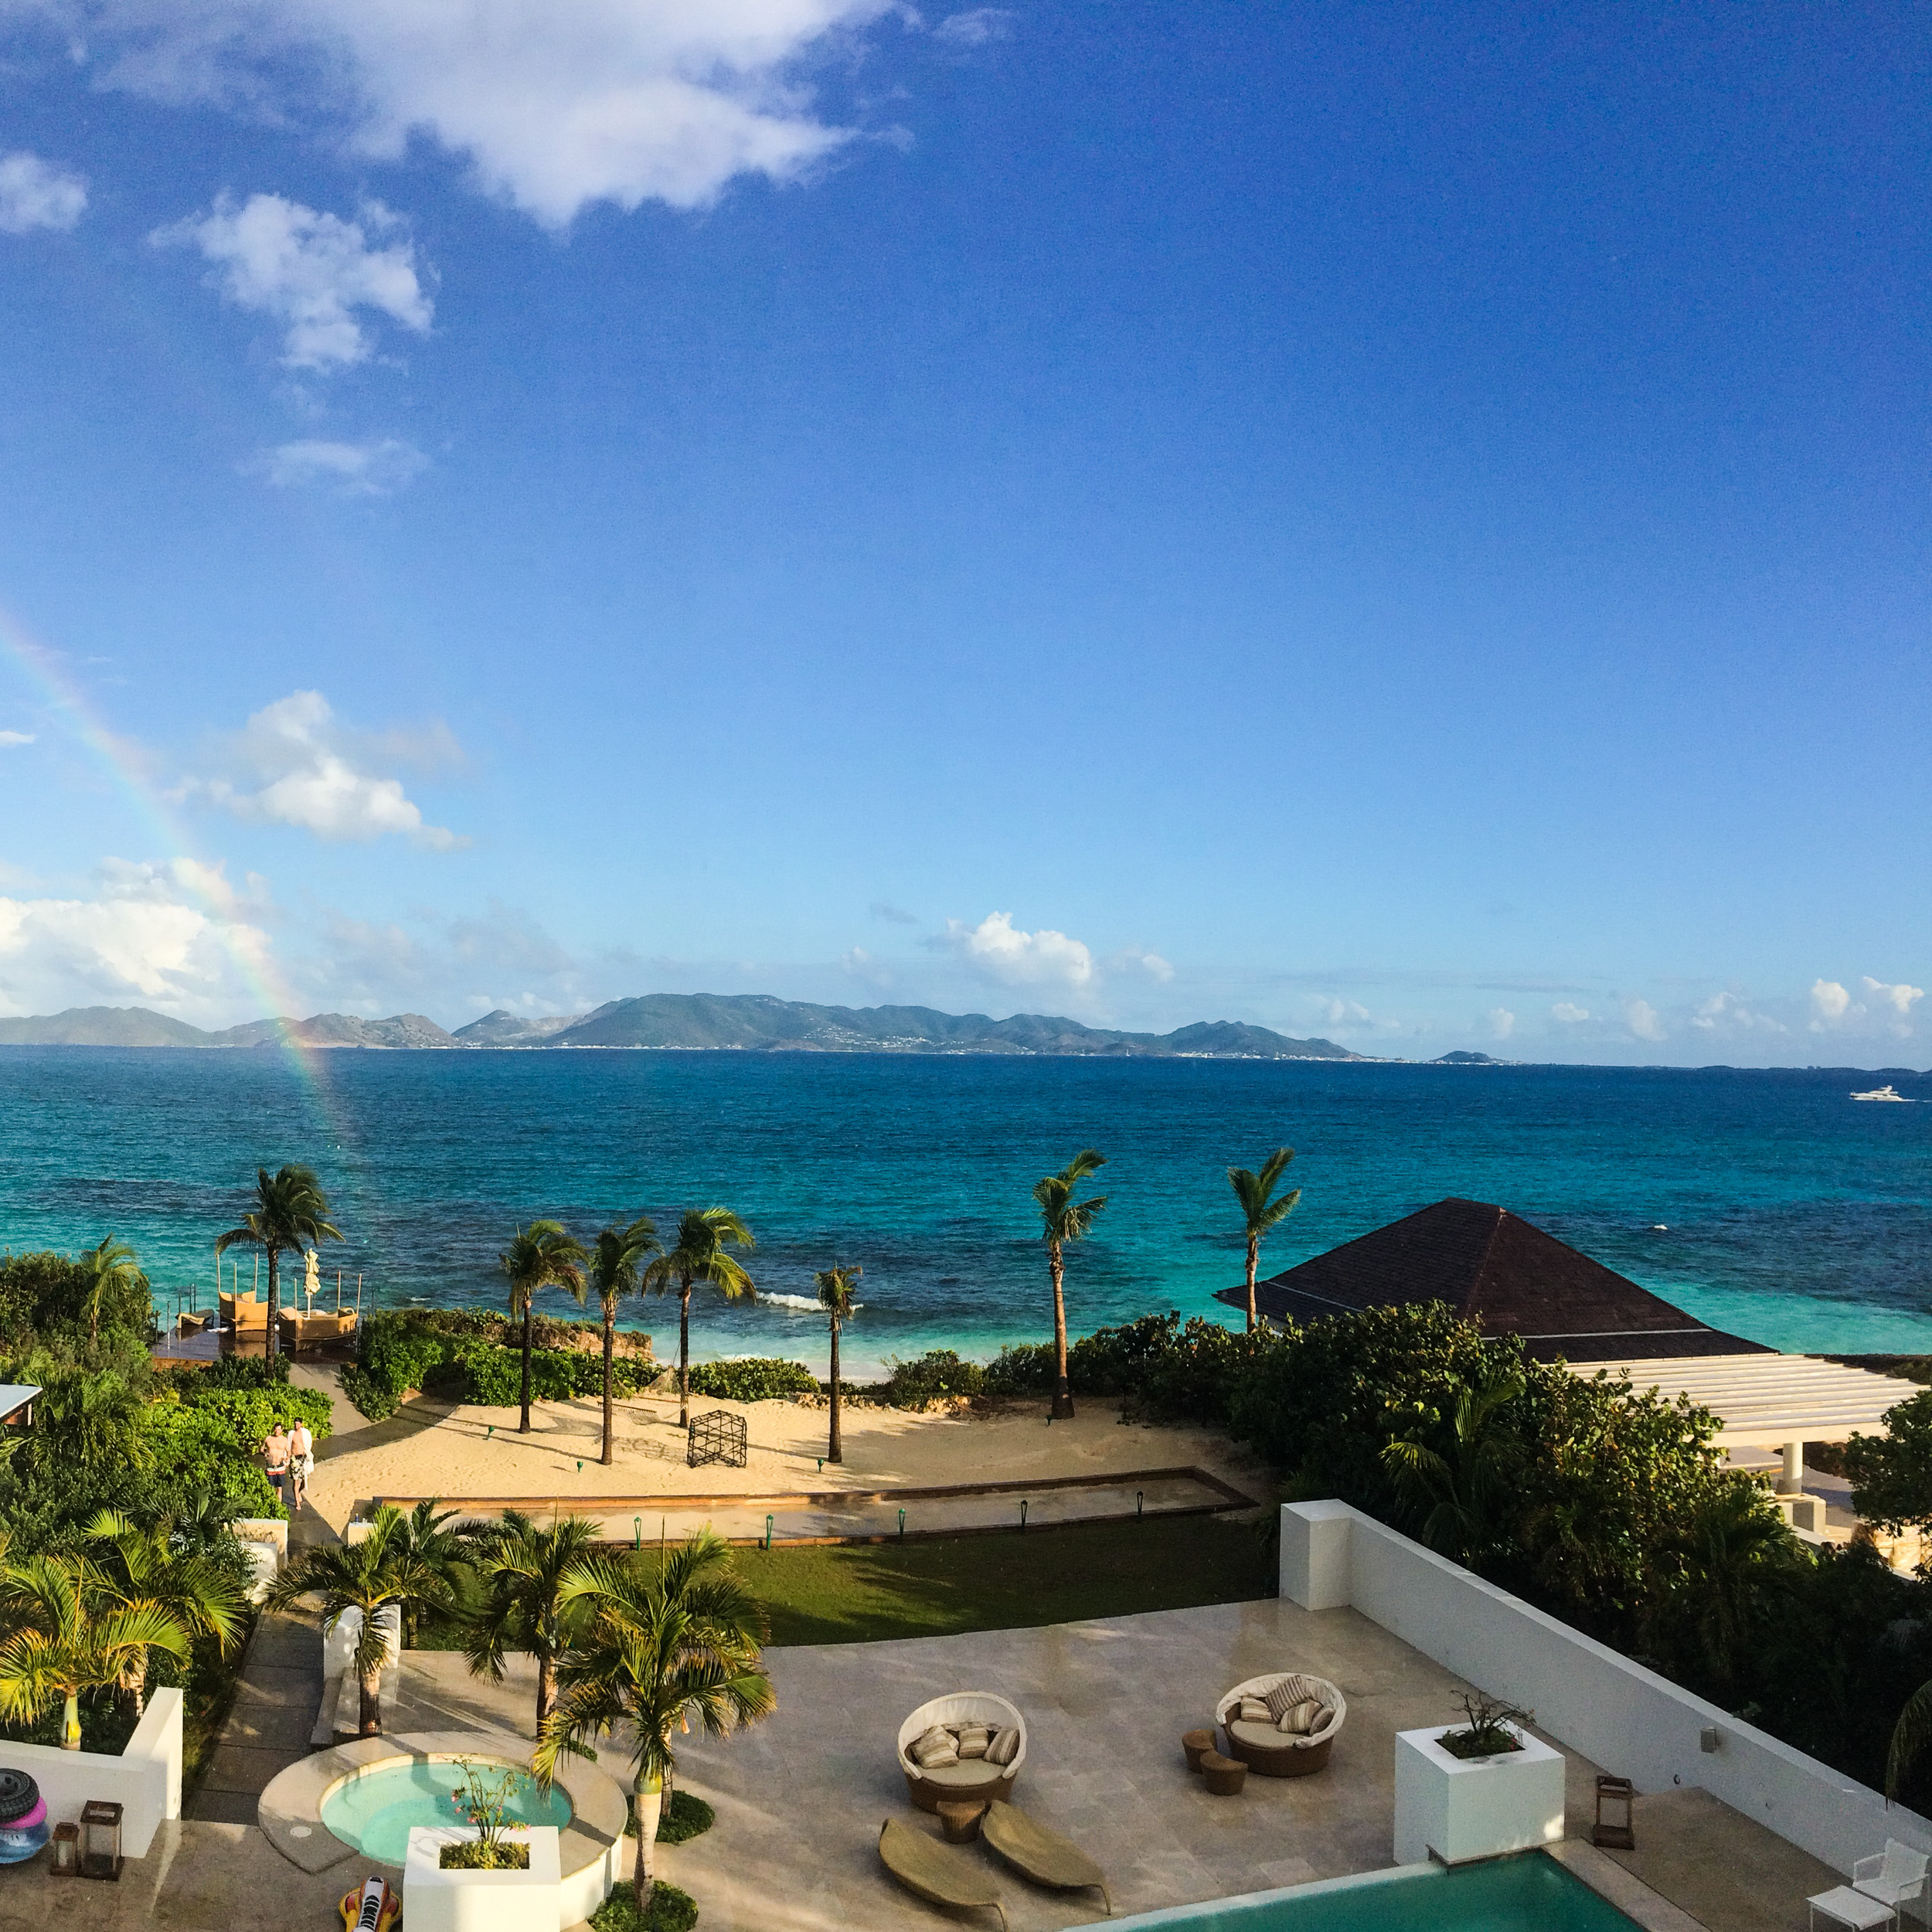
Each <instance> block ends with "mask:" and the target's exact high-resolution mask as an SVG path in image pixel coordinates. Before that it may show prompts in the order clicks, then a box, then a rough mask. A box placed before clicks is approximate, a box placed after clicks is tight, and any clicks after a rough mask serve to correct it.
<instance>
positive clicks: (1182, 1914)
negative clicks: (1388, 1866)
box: [1120, 1852, 1636, 1932]
mask: <svg viewBox="0 0 1932 1932" xmlns="http://www.w3.org/2000/svg"><path fill="white" fill-rule="evenodd" d="M1635 1923H1636V1921H1635V1920H1634V1919H1629V1918H1626V1917H1624V1914H1623V1913H1621V1912H1620V1911H1618V1910H1617V1908H1616V1906H1614V1905H1611V1903H1608V1902H1607V1900H1604V1899H1600V1898H1599V1897H1598V1896H1597V1894H1596V1893H1594V1892H1593V1891H1591V1890H1590V1888H1589V1886H1587V1885H1583V1884H1582V1883H1580V1882H1579V1881H1578V1880H1577V1879H1573V1878H1572V1877H1571V1876H1570V1874H1569V1873H1568V1872H1566V1871H1565V1870H1564V1869H1563V1867H1562V1866H1560V1865H1559V1864H1558V1863H1557V1862H1556V1860H1555V1859H1551V1858H1546V1857H1545V1856H1544V1855H1543V1853H1542V1852H1530V1853H1529V1854H1528V1855H1526V1856H1523V1857H1521V1858H1507V1859H1492V1860H1490V1861H1488V1862H1486V1863H1485V1864H1481V1865H1465V1866H1458V1868H1457V1869H1455V1870H1454V1871H1453V1872H1445V1871H1443V1870H1441V1869H1440V1868H1438V1869H1436V1870H1434V1871H1430V1872H1403V1874H1402V1875H1401V1876H1400V1877H1393V1878H1382V1877H1376V1878H1372V1879H1368V1880H1366V1881H1352V1880H1348V1879H1344V1880H1341V1881H1339V1882H1338V1883H1335V1884H1332V1885H1325V1886H1309V1887H1305V1888H1302V1889H1300V1891H1299V1893H1298V1894H1291V1895H1289V1896H1285V1897H1284V1896H1275V1897H1272V1898H1270V1897H1267V1896H1260V1897H1257V1898H1253V1899H1245V1900H1240V1901H1238V1902H1230V1903H1223V1904H1219V1905H1213V1904H1211V1905H1202V1906H1181V1907H1179V1908H1178V1909H1177V1910H1173V1911H1168V1912H1149V1913H1145V1914H1144V1915H1143V1916H1141V1917H1138V1918H1131V1919H1123V1920H1121V1921H1120V1925H1121V1932H1138V1928H1140V1927H1147V1928H1148V1932H1153V1929H1154V1928H1155V1927H1173V1928H1175V1932H1628V1928H1629V1927H1631V1926H1632V1925H1634V1924H1635Z"/></svg>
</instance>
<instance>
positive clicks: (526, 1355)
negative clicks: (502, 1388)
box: [516, 1295, 530, 1436]
mask: <svg viewBox="0 0 1932 1932" xmlns="http://www.w3.org/2000/svg"><path fill="white" fill-rule="evenodd" d="M516 1432H517V1434H519V1435H520V1436H527V1435H528V1434H529V1433H530V1298H529V1296H528V1295H526V1296H525V1297H524V1298H523V1420H522V1421H521V1422H519V1423H518V1424H517V1425H516Z"/></svg>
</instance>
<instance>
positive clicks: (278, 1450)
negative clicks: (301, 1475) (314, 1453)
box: [262, 1422, 289, 1496]
mask: <svg viewBox="0 0 1932 1932" xmlns="http://www.w3.org/2000/svg"><path fill="white" fill-rule="evenodd" d="M288 1454H289V1441H288V1432H287V1430H285V1429H284V1428H283V1427H282V1425H281V1423H279V1422H278V1423H276V1425H275V1427H274V1429H273V1430H271V1431H270V1434H269V1435H268V1437H267V1440H265V1441H264V1443H263V1444H262V1458H263V1460H264V1462H265V1463H266V1464H267V1467H268V1480H269V1481H270V1482H272V1483H273V1484H274V1485H275V1493H276V1495H278V1496H281V1495H283V1493H284V1485H286V1483H287V1479H288Z"/></svg>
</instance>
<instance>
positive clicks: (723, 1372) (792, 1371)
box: [691, 1355, 818, 1402]
mask: <svg viewBox="0 0 1932 1932" xmlns="http://www.w3.org/2000/svg"><path fill="white" fill-rule="evenodd" d="M691 1393H692V1394H693V1395H694V1396H711V1397H712V1398H713V1400H717V1401H721V1402H771V1401H774V1400H777V1398H778V1397H780V1396H815V1395H816V1394H818V1377H817V1376H815V1375H814V1374H813V1373H812V1372H811V1370H810V1369H808V1368H807V1367H806V1366H805V1365H804V1363H803V1362H787V1361H785V1360H784V1359H782V1358H781V1357H779V1356H777V1355H747V1356H743V1357H741V1358H740V1359H738V1360H736V1361H733V1362H699V1364H698V1365H697V1366H696V1367H695V1368H694V1369H692V1371H691Z"/></svg>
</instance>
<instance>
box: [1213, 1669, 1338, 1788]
mask: <svg viewBox="0 0 1932 1932" xmlns="http://www.w3.org/2000/svg"><path fill="white" fill-rule="evenodd" d="M1291 1678H1292V1679H1294V1683H1295V1686H1296V1688H1297V1689H1300V1690H1303V1691H1304V1692H1306V1694H1307V1695H1308V1696H1310V1697H1312V1698H1315V1699H1318V1701H1319V1702H1321V1703H1324V1704H1325V1705H1327V1706H1328V1716H1326V1717H1325V1719H1322V1721H1321V1726H1319V1728H1318V1729H1317V1730H1312V1731H1311V1732H1310V1733H1308V1736H1306V1737H1296V1736H1291V1735H1290V1734H1289V1733H1287V1732H1284V1731H1279V1730H1276V1729H1275V1727H1274V1726H1273V1725H1272V1724H1244V1723H1242V1722H1241V1720H1240V1719H1239V1718H1237V1717H1233V1715H1232V1714H1233V1713H1234V1712H1236V1711H1237V1710H1239V1709H1240V1707H1241V1699H1243V1698H1244V1697H1266V1696H1267V1694H1268V1692H1270V1691H1271V1690H1273V1689H1274V1687H1275V1685H1277V1684H1279V1683H1281V1682H1285V1681H1286V1680H1287V1679H1291ZM1348 1715H1349V1702H1348V1699H1346V1698H1345V1697H1344V1696H1342V1693H1341V1692H1340V1691H1338V1689H1336V1688H1335V1685H1332V1683H1330V1682H1328V1679H1326V1678H1325V1677H1308V1676H1304V1675H1302V1674H1301V1672H1298V1671H1289V1670H1277V1671H1270V1672H1269V1673H1268V1674H1267V1675H1266V1676H1265V1677H1250V1679H1248V1680H1247V1682H1246V1683H1245V1684H1236V1685H1235V1687H1234V1688H1233V1690H1231V1691H1230V1692H1228V1693H1227V1695H1226V1696H1225V1697H1223V1699H1221V1701H1220V1702H1219V1703H1218V1704H1217V1705H1216V1706H1215V1707H1214V1721H1215V1723H1217V1724H1219V1726H1220V1727H1221V1730H1222V1734H1223V1736H1225V1737H1226V1740H1227V1746H1228V1756H1229V1757H1236V1758H1239V1759H1240V1760H1241V1762H1242V1763H1243V1764H1245V1765H1246V1766H1247V1767H1248V1769H1249V1770H1251V1771H1253V1772H1255V1773H1257V1774H1258V1775H1259V1776H1260V1777H1307V1776H1308V1774H1309V1773H1310V1772H1311V1771H1318V1770H1321V1768H1322V1767H1323V1766H1324V1765H1325V1764H1327V1763H1328V1753H1329V1751H1330V1750H1331V1749H1332V1747H1333V1746H1334V1743H1335V1739H1336V1737H1337V1736H1338V1735H1339V1734H1340V1732H1341V1730H1342V1723H1343V1722H1344V1720H1345V1719H1346V1718H1347V1716H1348Z"/></svg>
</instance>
